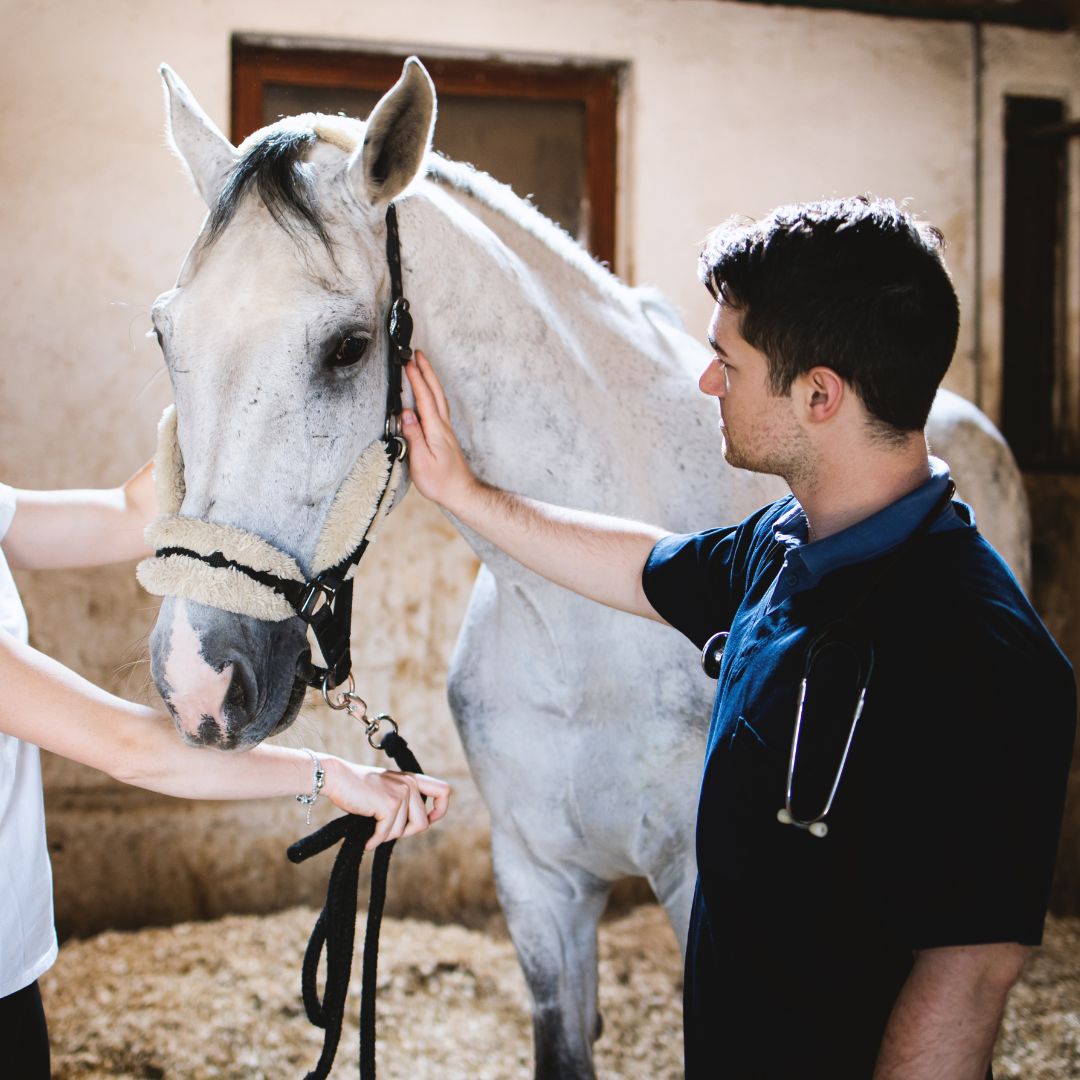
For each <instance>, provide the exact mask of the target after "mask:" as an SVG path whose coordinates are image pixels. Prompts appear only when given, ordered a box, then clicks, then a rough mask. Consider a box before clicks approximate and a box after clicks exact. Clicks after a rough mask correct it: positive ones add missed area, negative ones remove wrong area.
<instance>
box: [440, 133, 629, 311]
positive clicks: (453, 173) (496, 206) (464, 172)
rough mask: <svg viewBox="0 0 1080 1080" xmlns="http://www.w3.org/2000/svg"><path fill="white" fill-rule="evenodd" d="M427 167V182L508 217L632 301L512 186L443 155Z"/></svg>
mask: <svg viewBox="0 0 1080 1080" xmlns="http://www.w3.org/2000/svg"><path fill="white" fill-rule="evenodd" d="M425 165H426V169H427V171H426V179H428V180H433V181H435V182H436V183H441V184H445V185H446V186H448V187H450V188H453V189H454V190H455V191H458V192H460V193H461V194H463V195H466V196H468V197H470V198H473V199H475V200H476V201H477V202H479V203H480V204H481V205H482V206H485V207H487V208H488V209H489V210H493V211H494V212H495V213H497V214H499V215H500V216H502V217H504V218H506V219H507V220H508V221H510V222H512V223H513V224H514V225H516V226H518V227H519V228H521V229H523V230H524V231H525V232H527V233H528V234H529V235H530V236H532V237H533V238H534V239H536V240H539V241H540V243H542V244H543V245H544V246H545V247H547V248H549V249H550V250H551V251H552V252H553V253H554V254H556V255H558V256H559V257H560V258H561V259H562V260H563V261H564V262H566V263H569V264H570V266H572V267H573V268H574V269H575V270H577V271H578V272H579V273H581V274H584V275H585V276H586V277H587V278H588V279H589V281H590V282H592V284H593V285H595V286H596V288H597V289H599V290H600V291H602V292H607V293H611V294H616V295H618V296H619V297H620V299H622V300H624V301H625V300H628V299H629V298H630V294H631V293H632V292H633V291H634V290H632V289H631V288H630V287H629V286H628V285H626V284H624V283H623V282H621V281H620V280H619V279H618V278H617V277H615V275H614V274H612V273H611V271H610V270H608V269H607V267H605V266H603V265H602V264H601V263H598V262H597V261H596V260H595V259H594V258H593V257H592V256H591V255H589V253H588V252H587V251H586V250H585V249H584V248H583V247H582V246H581V245H580V244H579V243H578V242H577V241H576V240H575V239H574V238H573V237H572V236H571V235H570V234H569V233H568V232H567V231H566V230H565V229H564V228H562V227H561V226H560V225H557V224H556V223H555V222H554V221H552V220H551V218H549V217H545V215H544V214H543V213H542V212H541V211H540V210H539V209H538V208H537V207H536V206H535V205H534V204H533V203H531V202H529V201H528V199H523V198H521V196H519V195H517V194H515V193H514V190H513V188H511V187H510V185H509V184H504V183H502V182H501V181H499V180H496V179H495V178H494V177H493V176H491V175H489V174H488V173H486V172H481V171H480V170H479V169H477V168H476V167H475V166H473V165H468V164H465V163H464V162H460V161H454V160H452V159H451V158H447V157H443V156H442V155H441V154H436V153H433V154H429V155H428V157H427V161H426V162H425Z"/></svg>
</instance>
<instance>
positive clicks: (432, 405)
mask: <svg viewBox="0 0 1080 1080" xmlns="http://www.w3.org/2000/svg"><path fill="white" fill-rule="evenodd" d="M405 375H406V378H408V380H409V385H410V386H411V387H412V392H413V397H414V398H416V412H417V414H418V415H419V417H420V423H421V424H422V425H423V426H424V427H425V428H426V427H427V425H428V424H429V423H431V421H433V420H434V419H435V418H436V417H439V416H440V413H439V406H438V405H437V404H436V402H435V396H434V395H433V394H432V392H431V387H430V386H428V383H427V380H426V379H425V378H424V373H423V371H421V369H420V367H419V365H418V364H417V362H416V361H415V360H412V361H410V362H409V363H408V364H406V365H405Z"/></svg>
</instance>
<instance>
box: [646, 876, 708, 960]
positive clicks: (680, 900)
mask: <svg viewBox="0 0 1080 1080" xmlns="http://www.w3.org/2000/svg"><path fill="white" fill-rule="evenodd" d="M648 879H649V884H650V885H651V886H652V891H653V893H654V895H655V896H656V899H657V900H659V901H660V903H661V905H663V908H664V910H665V911H666V912H667V917H668V919H669V920H670V922H671V929H672V930H674V931H675V940H676V941H677V942H678V943H679V948H680V949H681V950H682V953H683V955H684V956H685V955H686V937H687V934H688V933H689V930H690V906H691V904H692V903H693V900H694V883H695V882H696V880H697V869H696V866H695V864H694V860H693V857H691V858H690V859H688V860H668V861H667V862H665V863H663V864H661V865H660V866H658V867H656V868H655V869H653V870H650V871H649V873H648Z"/></svg>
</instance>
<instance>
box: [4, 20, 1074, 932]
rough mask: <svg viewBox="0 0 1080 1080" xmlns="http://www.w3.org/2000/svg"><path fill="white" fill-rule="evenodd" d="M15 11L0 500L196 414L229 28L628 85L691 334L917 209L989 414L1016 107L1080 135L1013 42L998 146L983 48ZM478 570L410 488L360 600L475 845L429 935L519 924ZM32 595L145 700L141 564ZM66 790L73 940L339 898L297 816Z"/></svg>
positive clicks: (625, 131)
mask: <svg viewBox="0 0 1080 1080" xmlns="http://www.w3.org/2000/svg"><path fill="white" fill-rule="evenodd" d="M0 14H2V17H3V24H4V27H5V34H4V35H3V36H2V39H0V88H2V91H3V92H2V93H0V175H2V176H3V182H4V191H5V196H6V199H5V202H6V207H7V211H6V213H5V215H4V217H3V223H2V225H0V229H2V235H3V243H2V248H0V274H2V280H3V282H4V289H3V292H2V294H0V318H2V321H0V326H2V328H3V329H2V341H3V347H4V353H5V355H4V360H3V363H2V364H0V430H2V437H0V477H2V478H3V479H5V480H6V481H7V482H9V483H13V484H15V485H17V486H27V487H50V486H84V485H85V486H90V485H100V484H111V483H115V482H117V481H119V480H121V479H122V478H123V477H124V476H126V475H127V474H128V473H130V472H131V471H133V470H134V469H135V468H136V467H137V466H138V465H139V464H140V463H141V462H142V461H143V460H145V459H146V458H147V457H148V456H149V455H150V453H151V451H152V447H153V437H154V436H153V432H154V424H155V421H156V418H157V416H158V415H159V413H160V411H161V408H162V407H163V406H164V405H165V404H166V403H167V402H168V400H169V398H170V392H169V387H168V383H167V379H166V378H165V376H164V372H163V369H162V366H161V363H160V358H159V356H158V353H157V348H156V345H154V343H153V342H152V341H149V340H147V339H146V337H145V336H144V335H145V333H146V331H147V330H148V329H149V327H150V323H149V318H148V310H149V307H150V304H151V302H152V301H153V298H154V297H155V295H156V294H157V293H158V292H160V291H162V290H163V289H166V288H168V287H170V286H171V284H172V281H173V278H174V276H175V273H176V271H177V269H178V268H179V265H180V262H181V260H182V257H183V254H184V251H185V249H186V248H187V246H188V244H189V243H190V242H191V240H192V238H193V237H194V236H195V234H196V231H197V229H198V226H199V223H200V221H201V219H202V216H203V213H204V208H203V206H202V205H201V203H200V202H199V200H198V198H197V196H196V195H195V194H194V193H193V191H192V189H191V188H190V186H189V184H188V182H187V181H186V179H185V178H184V177H183V176H182V175H181V172H180V169H179V166H178V164H177V163H176V161H175V160H174V159H173V158H172V157H171V156H170V154H169V153H168V152H167V150H166V149H165V147H164V140H163V134H162V131H163V121H162V98H161V91H160V85H159V81H158V77H157V74H156V70H155V68H156V65H157V63H158V62H159V61H161V60H167V61H168V62H169V63H170V64H172V66H173V67H174V68H175V69H176V70H177V71H178V72H179V73H180V74H181V75H182V77H183V78H184V79H185V80H186V81H187V82H188V84H189V85H190V86H191V88H192V89H193V91H194V92H195V93H196V95H197V96H198V97H199V99H200V101H201V103H202V104H203V106H204V107H205V108H206V109H207V111H208V112H209V113H210V115H211V116H213V117H214V118H215V119H216V120H217V121H218V123H219V124H220V125H221V126H222V127H223V128H224V127H227V116H228V83H229V37H230V34H231V33H233V32H234V31H249V32H259V33H264V34H283V35H300V36H315V37H334V38H341V39H348V40H355V41H359V42H364V43H366V44H369V45H370V44H378V43H380V42H381V43H386V44H388V45H393V46H414V47H415V48H416V50H417V51H418V52H420V53H421V54H423V53H424V51H425V50H431V49H449V50H458V51H465V52H468V53H472V54H498V55H503V54H519V55H524V56H535V55H537V54H541V55H544V56H552V57H566V56H576V57H596V58H601V59H619V60H624V61H627V62H628V64H629V69H628V76H627V80H626V84H625V87H624V91H623V95H622V99H621V106H620V109H621V112H620V125H621V132H620V140H621V141H620V191H619V236H618V245H619V255H618V258H619V264H620V266H621V267H622V270H623V275H624V276H625V277H627V278H629V279H630V280H632V281H634V282H635V283H646V282H647V283H651V284H655V285H657V286H659V287H660V288H661V289H662V290H663V291H664V292H665V293H666V294H667V295H668V296H669V297H670V298H672V299H673V300H674V301H675V302H676V304H677V305H678V306H679V307H680V308H681V309H682V311H683V313H684V315H685V316H686V318H687V321H688V323H689V324H690V325H691V327H701V328H702V329H703V328H704V325H705V322H706V320H707V317H708V300H707V297H706V295H705V293H704V291H703V290H702V289H701V287H700V285H699V284H698V283H697V280H696V276H695V258H696V253H697V250H698V246H699V244H700V241H701V239H702V238H703V236H704V235H705V233H706V232H707V230H708V229H709V227H710V226H712V225H714V224H716V223H717V222H718V221H719V220H721V219H723V218H725V217H727V216H729V215H731V214H735V213H738V214H749V215H758V214H761V213H763V212H765V211H767V210H768V209H770V208H771V207H772V206H774V205H776V204H777V203H780V202H783V201H790V200H800V199H809V198H816V197H822V196H829V195H837V194H847V193H852V192H860V191H872V192H874V193H876V194H881V195H890V196H893V197H895V198H897V199H908V198H909V199H911V200H912V203H913V205H914V207H915V209H916V210H917V211H918V212H919V213H920V214H922V215H923V216H925V217H926V218H928V219H930V220H932V221H934V222H935V223H937V224H938V225H939V226H940V227H941V228H942V229H943V230H944V232H945V234H946V237H947V240H948V243H949V248H948V257H949V262H950V265H951V267H952V270H953V274H954V277H955V280H956V284H957V288H958V291H959V293H960V297H961V302H962V304H963V306H964V310H965V312H966V313H971V312H972V311H973V310H975V308H976V305H975V302H974V301H975V294H976V286H977V282H976V273H975V267H976V259H975V238H976V235H977V234H978V235H979V236H980V237H981V241H982V244H983V252H984V253H983V260H982V266H983V271H982V283H983V285H984V288H985V296H984V301H983V304H982V308H981V319H980V321H979V323H978V329H979V331H980V333H979V334H977V333H976V325H975V324H974V323H973V321H972V319H971V318H970V317H968V318H966V319H965V323H964V327H963V330H962V334H961V344H960V349H959V351H958V355H957V359H956V362H955V363H954V367H953V370H952V372H951V373H950V376H949V380H948V382H949V385H951V386H952V387H953V388H954V389H956V390H958V391H960V392H961V393H964V394H966V395H967V396H969V397H977V396H980V394H981V395H983V396H984V398H985V401H986V404H987V405H988V406H989V407H990V410H991V412H992V414H993V413H994V412H995V410H996V397H995V393H996V390H995V388H996V386H997V374H996V366H995V365H996V363H997V357H998V353H997V339H998V336H999V328H1000V321H1001V320H1000V288H999V287H998V288H995V283H996V282H999V281H1000V270H999V266H998V264H999V262H1000V243H999V241H998V237H999V234H1000V176H999V173H1000V164H1001V148H1000V139H997V142H995V138H997V136H996V134H995V133H996V132H997V130H998V128H999V126H1000V108H999V100H1000V95H1001V94H1002V93H1003V92H1006V91H1010V92H1013V91H1015V90H1016V89H1020V88H1028V87H1035V88H1047V89H1051V90H1052V91H1053V92H1055V93H1061V94H1063V95H1065V96H1067V97H1068V98H1069V100H1070V105H1071V107H1072V109H1073V111H1074V112H1075V110H1076V105H1077V101H1076V98H1077V96H1078V95H1080V76H1078V74H1077V71H1078V67H1077V62H1076V61H1077V59H1078V55H1077V53H1078V49H1077V42H1076V39H1075V37H1074V36H1072V35H1053V34H1039V33H1027V32H1014V31H1008V30H1001V29H988V30H986V31H985V38H984V42H983V46H984V47H983V49H982V55H983V63H984V67H983V95H984V96H983V125H982V129H981V135H980V132H979V131H978V130H977V127H976V123H975V117H976V110H975V96H974V85H975V56H976V51H975V38H974V36H973V31H972V30H971V28H970V27H968V26H966V25H964V24H958V23H945V22H928V21H927V22H923V21H914V20H896V19H884V18H879V17H874V16H861V15H853V14H845V13H835V12H822V11H809V10H802V9H797V8H789V9H782V8H773V7H764V6H762V7H757V6H753V5H746V4H730V3H723V2H717V0H572V2H571V0H546V2H544V3H540V2H539V0H523V2H520V3H517V4H512V5H511V4H503V3H496V2H495V0H459V2H458V3H455V4H453V5H447V4H445V3H437V2H435V0H400V2H398V3H396V4H392V5H391V4H386V5H376V4H371V3H367V4H360V3H356V2H355V0H319V2H316V3H314V4H304V5H300V4H295V3H292V2H287V0H259V2H258V3H256V2H255V0H217V2H211V0H197V2H194V3H191V4H188V5H186V6H184V7H183V8H182V9H180V8H177V6H176V5H175V4H172V3H170V4H166V3H164V2H163V0H98V2H96V3H94V4H76V3H70V2H65V0H33V2H24V0H3V2H0ZM980 140H981V141H980ZM437 144H438V137H437V135H436V145H437ZM980 145H981V153H982V162H983V167H984V170H985V177H986V179H985V182H984V199H983V204H982V205H983V210H982V215H981V217H980V218H979V220H978V221H976V199H975V181H974V170H975V163H976V155H977V152H978V151H979V147H980ZM995 177H997V180H996V181H995ZM995 183H996V187H995ZM1074 227H1075V226H1074ZM1070 295H1071V296H1073V297H1074V300H1075V298H1076V297H1077V296H1080V290H1077V289H1073V290H1071V293H1070ZM1075 321H1076V317H1075V313H1074V322H1075ZM980 335H981V341H982V347H981V355H979V356H976V345H977V341H978V339H979V338H980ZM421 344H422V343H421ZM980 372H981V378H980ZM73 543H77V538H73ZM391 553H393V557H391ZM474 572H475V561H474V560H473V558H472V555H471V553H470V552H469V551H468V549H467V548H466V547H465V545H464V543H463V542H462V541H461V540H460V539H459V538H457V536H456V535H455V534H454V533H453V532H452V530H451V529H450V527H449V525H448V524H447V523H446V522H445V520H444V519H443V518H442V517H441V516H440V515H439V514H438V513H436V512H434V511H433V510H432V509H431V508H430V507H429V506H427V505H426V504H424V503H423V502H422V501H421V500H420V499H419V497H418V496H415V495H413V496H411V497H410V498H409V499H408V500H407V501H406V503H405V504H404V505H403V506H402V507H401V509H400V510H399V511H397V512H396V513H395V514H394V516H393V517H392V519H391V521H390V522H389V524H388V526H387V528H386V530H385V531H384V533H383V536H382V537H381V539H380V541H379V544H378V545H377V546H376V548H375V549H374V551H373V553H372V555H371V557H370V561H367V562H366V563H365V568H364V571H363V573H362V574H361V582H360V586H359V588H358V593H359V596H358V606H357V623H356V625H357V629H358V631H359V633H358V635H357V639H356V643H355V646H354V648H355V655H356V662H355V667H356V669H357V670H358V671H359V672H362V673H363V680H362V681H363V689H364V691H365V696H366V697H367V698H368V700H369V701H370V702H371V703H372V704H373V705H374V706H377V707H378V708H388V709H389V710H390V711H391V712H393V713H394V714H395V715H396V716H398V717H399V719H400V720H401V721H402V723H403V725H404V728H405V731H406V733H407V735H408V737H409V739H410V741H411V742H412V743H413V744H414V746H415V747H416V749H417V751H418V754H419V756H420V758H421V760H422V761H423V763H424V765H425V767H426V768H428V769H429V770H430V771H432V772H434V773H437V774H442V775H445V776H447V777H448V778H449V779H451V780H453V781H454V782H455V783H456V785H457V787H458V789H459V798H458V801H457V805H456V807H455V815H454V823H453V826H452V828H451V827H447V828H445V829H441V830H438V831H437V833H433V834H432V836H431V838H430V840H425V841H424V845H423V846H421V845H402V847H401V848H400V849H399V853H398V855H397V856H396V859H397V861H399V862H400V863H401V865H402V866H403V867H408V868H410V869H407V870H404V871H403V872H404V873H408V874H414V875H415V876H414V877H412V878H410V879H409V880H410V881H411V882H412V886H411V887H409V888H406V889H402V890H401V891H400V892H401V894H403V895H408V896H409V897H410V900H409V903H410V904H411V905H412V908H413V909H414V910H420V911H423V913H425V914H436V913H438V912H439V911H446V910H449V909H451V908H453V909H455V910H457V909H460V908H462V907H464V908H470V909H472V910H474V911H480V910H485V909H490V907H491V906H492V905H493V903H494V894H493V890H492V887H491V882H490V870H489V868H488V864H487V855H486V847H485V844H486V830H487V825H486V817H485V813H484V811H483V808H482V807H481V806H480V805H479V803H478V800H477V799H476V796H475V793H474V791H473V789H472V787H471V785H470V782H469V780H468V777H467V769H466V766H465V762H464V758H463V756H462V753H461V750H460V747H459V745H458V742H457V739H456V735H455V734H454V732H453V728H452V724H451V721H450V717H449V713H448V710H447V707H446V703H445V695H444V690H443V679H444V673H445V669H446V664H447V661H448V657H449V652H450V649H451V647H452V642H453V637H454V632H455V628H456V625H457V623H458V620H459V619H460V616H461V612H462V610H463V608H464V604H465V601H466V598H467V594H468V589H469V585H470V582H471V578H472V575H473V573H474ZM20 584H21V586H22V587H23V589H24V593H25V598H26V603H27V607H28V609H29V611H30V615H31V622H32V632H33V637H34V641H35V643H36V644H37V645H38V646H39V647H41V648H43V649H45V650H46V651H48V652H50V653H52V654H53V655H56V656H58V657H59V658H60V659H62V660H63V661H65V662H66V663H68V664H70V665H71V666H73V667H74V668H76V669H77V670H79V671H80V672H82V673H83V674H85V675H87V676H88V677H89V678H91V679H93V680H95V681H97V682H99V683H101V684H103V685H105V686H107V687H109V688H110V689H113V690H116V691H118V692H121V693H125V694H127V695H130V696H136V697H139V696H144V695H148V694H149V691H148V686H147V678H146V674H145V672H146V665H145V648H144V639H145V634H146V632H147V630H148V629H149V627H150V625H151V624H152V621H153V617H154V609H155V604H154V602H153V601H151V600H150V599H149V598H147V597H146V596H145V595H143V594H141V593H140V591H139V589H138V587H137V586H136V585H135V583H134V578H133V575H132V572H131V568H130V567H120V568H114V569H109V570H103V571H93V572H78V573H75V572H65V573H51V574H43V573H38V574H24V575H21V576H20ZM148 699H149V698H148ZM286 741H290V742H293V743H296V744H299V743H306V744H308V745H311V746H313V747H319V746H326V747H327V748H329V749H330V750H332V751H334V752H338V753H346V754H352V755H354V756H356V757H359V758H362V759H363V758H364V757H365V755H367V754H368V751H367V750H366V748H365V747H364V745H363V741H362V739H361V738H360V737H359V733H358V732H356V731H355V730H350V729H349V728H347V726H346V725H345V724H344V723H343V722H342V721H341V720H340V719H339V718H337V717H331V716H328V715H325V710H321V711H320V710H318V709H312V710H311V711H310V712H309V713H308V714H307V715H306V716H305V717H304V718H302V720H301V721H300V722H299V723H298V725H297V726H296V728H294V729H293V731H292V732H291V733H290V734H289V735H288V736H286ZM46 784H47V790H48V795H47V798H48V809H49V822H50V838H51V842H52V844H53V847H54V865H55V869H56V879H57V896H58V912H59V917H60V921H61V925H62V927H63V928H65V929H69V930H80V931H87V930H90V929H93V928H96V927H99V926H102V925H136V924H138V923H140V922H144V921H148V920H151V921H168V920H171V919H175V918H181V917H189V916H199V915H209V914H216V913H219V912H222V911H226V910H265V909H268V908H271V907H274V906H279V905H282V904H285V903H289V902H292V901H294V900H298V899H313V898H314V896H315V892H316V890H317V888H318V887H319V881H318V878H320V877H321V876H322V873H323V870H322V869H321V868H313V870H312V872H311V873H308V872H307V871H306V870H305V871H299V870H296V869H294V868H291V867H283V866H282V865H281V864H283V862H284V860H283V858H281V857H280V856H279V855H278V854H277V852H278V851H280V850H281V849H283V848H284V846H285V844H286V843H288V842H289V841H290V840H291V839H294V838H295V837H296V836H297V835H299V833H300V832H301V830H302V827H303V822H302V816H301V815H300V814H299V811H298V809H297V808H296V807H295V806H293V808H292V810H289V808H288V806H285V805H282V804H279V805H276V806H270V805H261V806H256V805H250V806H244V807H236V806H226V805H224V804H208V805H204V806H201V807H193V806H189V805H185V804H180V803H178V802H175V801H170V800H166V799H156V798H152V797H149V796H146V795H144V794H142V793H138V792H133V791H131V790H129V789H123V788H121V787H120V786H119V785H116V784H114V783H112V782H111V781H109V780H107V779H105V778H103V777H102V776H101V775H100V774H96V773H93V772H91V771H89V770H86V769H82V768H80V767H78V766H75V765H71V764H69V763H66V762H61V761H58V760H55V759H52V760H50V761H48V762H47V765H46ZM422 866H424V867H426V869H422V868H421V867H422ZM305 875H306V876H305Z"/></svg>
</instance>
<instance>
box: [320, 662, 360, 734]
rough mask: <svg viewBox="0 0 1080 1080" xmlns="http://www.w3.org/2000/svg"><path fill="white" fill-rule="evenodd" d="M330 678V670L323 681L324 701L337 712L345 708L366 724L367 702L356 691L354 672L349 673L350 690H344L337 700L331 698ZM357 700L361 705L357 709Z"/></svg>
mask: <svg viewBox="0 0 1080 1080" xmlns="http://www.w3.org/2000/svg"><path fill="white" fill-rule="evenodd" d="M329 679H330V672H327V673H326V676H325V678H324V679H323V682H322V696H323V701H325V702H326V704H327V705H329V706H330V708H331V709H334V710H335V711H337V712H340V711H341V710H343V709H344V711H345V712H347V713H348V714H349V715H350V716H355V717H357V718H358V719H359V720H361V721H362V722H363V723H365V724H366V723H367V722H368V718H367V702H366V701H365V700H364V699H363V698H362V697H361V696H360V695H359V694H357V693H356V680H355V679H354V678H353V677H352V674H351V673H350V674H349V688H348V690H344V691H342V693H341V696H340V697H339V698H338V699H337V701H331V700H330V690H329V688H328V687H327V682H328V681H329ZM357 702H359V703H360V705H361V708H360V709H357V707H356V705H357Z"/></svg>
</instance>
